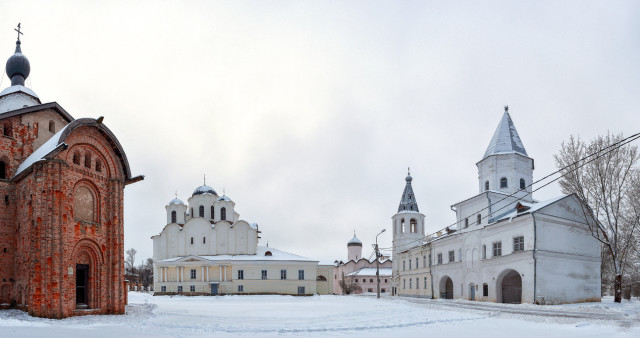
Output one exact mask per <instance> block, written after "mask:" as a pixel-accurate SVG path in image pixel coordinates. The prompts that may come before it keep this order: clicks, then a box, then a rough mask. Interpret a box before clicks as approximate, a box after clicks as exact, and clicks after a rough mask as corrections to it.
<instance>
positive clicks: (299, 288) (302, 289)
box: [298, 270, 305, 295]
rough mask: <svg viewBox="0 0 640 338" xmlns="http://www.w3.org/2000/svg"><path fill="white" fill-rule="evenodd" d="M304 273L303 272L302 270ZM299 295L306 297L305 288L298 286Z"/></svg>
mask: <svg viewBox="0 0 640 338" xmlns="http://www.w3.org/2000/svg"><path fill="white" fill-rule="evenodd" d="M301 271H302V270H301ZM298 294H299V295H304V294H305V291H304V286H298Z"/></svg>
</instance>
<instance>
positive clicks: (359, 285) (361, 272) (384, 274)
mask: <svg viewBox="0 0 640 338" xmlns="http://www.w3.org/2000/svg"><path fill="white" fill-rule="evenodd" d="M378 264H379V267H380V273H379V276H380V293H381V294H384V293H388V292H390V286H391V264H392V262H391V259H389V257H388V256H382V257H380V260H379V262H378V263H376V259H375V258H372V259H367V258H364V257H362V241H360V239H359V238H358V237H356V234H355V233H354V234H353V238H351V239H350V240H349V242H347V260H346V261H342V260H340V261H335V263H334V267H333V279H334V283H333V294H336V295H342V294H345V292H343V291H344V290H343V288H342V286H341V285H340V283H341V281H344V282H342V283H346V284H345V286H346V285H349V286H351V287H349V288H353V291H351V292H350V293H354V294H360V293H363V292H377V289H378V282H377V277H376V269H377V267H378Z"/></svg>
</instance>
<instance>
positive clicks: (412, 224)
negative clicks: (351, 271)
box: [409, 218, 418, 233]
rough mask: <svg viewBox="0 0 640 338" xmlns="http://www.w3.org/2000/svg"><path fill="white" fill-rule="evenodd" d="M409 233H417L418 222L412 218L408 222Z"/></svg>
mask: <svg viewBox="0 0 640 338" xmlns="http://www.w3.org/2000/svg"><path fill="white" fill-rule="evenodd" d="M409 231H411V232H412V233H415V232H418V222H416V220H415V219H413V218H412V219H411V221H409Z"/></svg>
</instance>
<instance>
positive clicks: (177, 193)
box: [176, 190, 178, 198]
mask: <svg viewBox="0 0 640 338" xmlns="http://www.w3.org/2000/svg"><path fill="white" fill-rule="evenodd" d="M176 198H178V190H176Z"/></svg>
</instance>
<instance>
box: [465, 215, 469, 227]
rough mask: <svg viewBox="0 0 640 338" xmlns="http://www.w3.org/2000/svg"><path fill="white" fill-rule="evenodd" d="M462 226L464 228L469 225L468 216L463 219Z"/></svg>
mask: <svg viewBox="0 0 640 338" xmlns="http://www.w3.org/2000/svg"><path fill="white" fill-rule="evenodd" d="M464 227H465V228H468V227H469V218H468V217H467V218H465V219H464Z"/></svg>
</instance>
